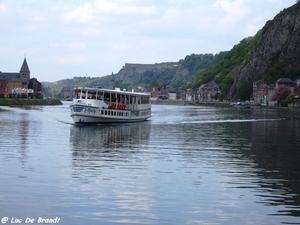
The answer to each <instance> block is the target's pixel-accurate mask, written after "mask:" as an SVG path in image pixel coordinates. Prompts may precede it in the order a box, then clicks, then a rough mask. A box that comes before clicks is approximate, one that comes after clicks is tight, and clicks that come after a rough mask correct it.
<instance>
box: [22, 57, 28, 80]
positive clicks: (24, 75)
mask: <svg viewBox="0 0 300 225" xmlns="http://www.w3.org/2000/svg"><path fill="white" fill-rule="evenodd" d="M20 79H28V80H30V70H29V67H28V64H27V61H26V58H24V61H23V64H22V67H21V69H20Z"/></svg>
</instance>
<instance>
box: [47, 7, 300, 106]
mask: <svg viewBox="0 0 300 225" xmlns="http://www.w3.org/2000/svg"><path fill="white" fill-rule="evenodd" d="M299 28H300V3H299V2H298V3H296V4H295V5H293V6H291V7H289V8H288V9H284V10H283V11H281V12H280V13H279V14H278V15H277V16H275V18H274V19H273V20H271V21H267V22H266V24H265V26H264V27H263V28H262V29H261V30H260V31H258V32H257V34H256V35H255V36H254V37H247V38H245V39H243V40H242V41H241V42H240V43H239V44H237V45H235V46H234V47H233V48H232V49H231V50H230V51H228V52H220V53H218V54H215V55H213V54H191V55H188V56H186V57H185V58H184V59H181V60H180V61H179V62H165V63H156V64H134V63H127V64H125V65H124V66H123V68H121V69H120V71H119V72H118V73H117V74H113V76H112V75H110V76H105V77H100V78H78V77H74V79H67V80H63V81H58V82H56V83H54V84H50V85H49V90H50V91H51V92H52V93H56V94H57V93H59V91H60V90H61V89H62V88H63V87H64V86H69V87H71V86H72V87H74V86H75V85H80V86H102V87H109V85H110V82H111V81H114V82H115V84H116V86H118V87H120V88H126V89H128V88H129V87H134V86H144V87H150V86H152V87H153V86H169V87H173V88H177V87H184V88H195V89H196V88H198V87H199V86H200V85H201V84H205V83H207V82H209V81H212V80H214V81H215V82H216V83H217V84H219V86H220V88H221V91H222V98H223V99H231V100H232V99H237V98H239V94H238V93H239V92H240V91H243V89H244V88H245V87H250V86H252V83H253V81H257V80H260V79H264V80H266V81H267V82H269V83H273V82H274V81H276V80H277V79H278V78H281V77H287V78H290V79H292V80H295V79H296V78H299V76H300V43H299V42H300V29H299ZM249 94H250V93H249Z"/></svg>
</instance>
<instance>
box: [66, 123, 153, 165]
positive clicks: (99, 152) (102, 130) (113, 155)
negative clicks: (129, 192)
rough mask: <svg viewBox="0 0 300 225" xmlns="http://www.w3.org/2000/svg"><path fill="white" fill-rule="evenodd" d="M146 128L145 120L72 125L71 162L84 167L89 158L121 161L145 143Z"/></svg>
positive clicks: (147, 126) (146, 140)
mask: <svg viewBox="0 0 300 225" xmlns="http://www.w3.org/2000/svg"><path fill="white" fill-rule="evenodd" d="M150 130H151V124H150V123H149V122H143V123H132V124H108V125H98V126H83V127H78V126H72V127H71V128H70V142H71V144H72V148H73V151H72V155H73V164H74V166H80V167H85V166H87V165H88V164H89V163H90V162H91V161H94V162H95V161H124V160H126V158H127V157H130V156H132V155H133V154H135V153H137V152H138V151H140V148H141V145H143V146H146V145H147V142H148V140H149V136H150Z"/></svg>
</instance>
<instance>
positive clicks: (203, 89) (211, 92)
mask: <svg viewBox="0 0 300 225" xmlns="http://www.w3.org/2000/svg"><path fill="white" fill-rule="evenodd" d="M220 94H221V90H220V88H219V86H218V85H217V83H216V82H215V81H210V82H208V83H206V84H202V85H201V86H200V87H199V89H198V100H199V101H212V100H217V99H219V96H220Z"/></svg>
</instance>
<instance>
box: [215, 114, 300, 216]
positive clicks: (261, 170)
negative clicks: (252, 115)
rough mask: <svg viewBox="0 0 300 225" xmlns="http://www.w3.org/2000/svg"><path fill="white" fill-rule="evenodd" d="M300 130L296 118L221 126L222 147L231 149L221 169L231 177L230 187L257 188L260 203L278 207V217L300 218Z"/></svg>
mask: <svg viewBox="0 0 300 225" xmlns="http://www.w3.org/2000/svg"><path fill="white" fill-rule="evenodd" d="M299 128H300V121H299V120H294V119H293V118H287V119H286V120H277V121H275V120H274V121H270V120H266V121H258V122H252V123H233V124H230V125H228V124H227V125H226V124H224V125H222V126H220V127H219V131H221V130H222V132H223V135H219V137H222V136H223V138H221V139H220V144H222V146H223V148H224V147H225V148H226V146H228V150H225V152H226V154H224V157H225V158H227V159H224V160H220V156H219V157H218V159H219V161H220V162H219V166H220V165H222V164H224V165H223V166H222V167H223V168H224V171H223V173H224V174H226V175H227V176H228V177H231V180H230V182H228V184H229V185H230V186H232V187H234V188H251V189H254V190H253V192H254V193H255V196H257V197H258V199H257V200H256V202H258V203H260V204H263V205H265V206H271V207H273V208H274V207H276V209H277V210H276V212H275V213H274V212H273V213H272V214H274V215H281V216H284V215H290V216H300V209H299V205H300V195H299V187H300V174H299V171H300V163H299V160H300V154H299V149H300V129H299ZM233 147H234V148H233Z"/></svg>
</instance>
